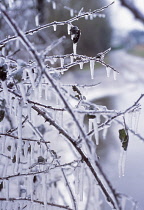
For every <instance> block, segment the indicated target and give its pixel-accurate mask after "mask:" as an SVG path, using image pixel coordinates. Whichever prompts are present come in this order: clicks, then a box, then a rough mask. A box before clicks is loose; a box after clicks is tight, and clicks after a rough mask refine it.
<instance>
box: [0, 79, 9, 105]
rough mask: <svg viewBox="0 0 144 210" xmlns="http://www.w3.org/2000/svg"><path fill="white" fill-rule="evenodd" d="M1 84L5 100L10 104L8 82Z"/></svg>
mask: <svg viewBox="0 0 144 210" xmlns="http://www.w3.org/2000/svg"><path fill="white" fill-rule="evenodd" d="M1 83H2V88H3V94H4V98H5V100H6V102H7V103H8V98H9V93H8V89H7V85H6V81H1Z"/></svg>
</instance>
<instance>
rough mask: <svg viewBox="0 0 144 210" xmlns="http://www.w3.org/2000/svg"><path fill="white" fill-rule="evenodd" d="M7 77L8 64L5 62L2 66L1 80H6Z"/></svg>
mask: <svg viewBox="0 0 144 210" xmlns="http://www.w3.org/2000/svg"><path fill="white" fill-rule="evenodd" d="M6 78H7V65H6V64H3V65H1V66H0V80H2V81H5V80H6Z"/></svg>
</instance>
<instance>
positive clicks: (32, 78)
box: [28, 69, 35, 90]
mask: <svg viewBox="0 0 144 210" xmlns="http://www.w3.org/2000/svg"><path fill="white" fill-rule="evenodd" d="M28 75H29V78H30V82H31V84H32V88H33V90H34V89H35V82H34V73H33V72H32V69H29V70H28Z"/></svg>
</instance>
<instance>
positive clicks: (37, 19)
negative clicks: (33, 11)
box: [35, 14, 39, 26]
mask: <svg viewBox="0 0 144 210" xmlns="http://www.w3.org/2000/svg"><path fill="white" fill-rule="evenodd" d="M35 24H36V26H39V14H37V15H36V16H35Z"/></svg>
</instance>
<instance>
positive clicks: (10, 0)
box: [9, 0, 14, 8]
mask: <svg viewBox="0 0 144 210" xmlns="http://www.w3.org/2000/svg"><path fill="white" fill-rule="evenodd" d="M13 2H14V0H9V7H10V8H12V7H13Z"/></svg>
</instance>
